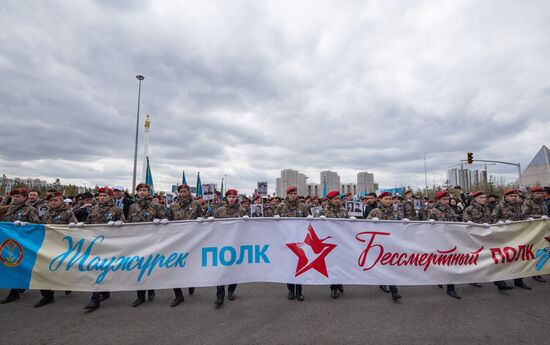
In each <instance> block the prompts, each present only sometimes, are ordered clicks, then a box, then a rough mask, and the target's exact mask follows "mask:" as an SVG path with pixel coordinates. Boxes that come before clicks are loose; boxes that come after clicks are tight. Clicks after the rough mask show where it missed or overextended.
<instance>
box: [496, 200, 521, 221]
mask: <svg viewBox="0 0 550 345" xmlns="http://www.w3.org/2000/svg"><path fill="white" fill-rule="evenodd" d="M522 219H523V217H522V215H521V206H520V205H519V204H515V205H512V204H510V203H509V202H507V201H506V200H502V201H501V202H499V203H498V205H496V206H495V208H493V212H492V213H491V220H492V221H493V223H496V222H498V221H499V220H513V221H518V220H522Z"/></svg>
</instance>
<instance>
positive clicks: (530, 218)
mask: <svg viewBox="0 0 550 345" xmlns="http://www.w3.org/2000/svg"><path fill="white" fill-rule="evenodd" d="M527 220H528V221H530V222H532V221H534V220H535V218H533V217H529V219H527Z"/></svg>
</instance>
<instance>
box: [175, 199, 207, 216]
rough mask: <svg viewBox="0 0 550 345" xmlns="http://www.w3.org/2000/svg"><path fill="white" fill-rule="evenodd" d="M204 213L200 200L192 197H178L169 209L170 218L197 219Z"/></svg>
mask: <svg viewBox="0 0 550 345" xmlns="http://www.w3.org/2000/svg"><path fill="white" fill-rule="evenodd" d="M201 214H202V208H201V206H200V205H199V203H198V202H196V201H194V200H193V199H191V198H190V197H189V198H187V199H181V198H180V199H178V201H177V202H173V203H172V204H171V205H170V210H169V211H168V219H169V220H190V219H197V217H200V216H201Z"/></svg>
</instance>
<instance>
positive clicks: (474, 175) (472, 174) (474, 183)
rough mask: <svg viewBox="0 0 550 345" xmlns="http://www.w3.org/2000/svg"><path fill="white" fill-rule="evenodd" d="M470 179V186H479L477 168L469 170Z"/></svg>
mask: <svg viewBox="0 0 550 345" xmlns="http://www.w3.org/2000/svg"><path fill="white" fill-rule="evenodd" d="M470 181H472V186H479V170H470Z"/></svg>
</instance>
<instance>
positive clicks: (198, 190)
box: [195, 172, 202, 196]
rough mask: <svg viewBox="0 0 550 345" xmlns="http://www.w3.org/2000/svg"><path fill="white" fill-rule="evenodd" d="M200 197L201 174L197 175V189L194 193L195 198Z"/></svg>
mask: <svg viewBox="0 0 550 345" xmlns="http://www.w3.org/2000/svg"><path fill="white" fill-rule="evenodd" d="M199 195H202V184H201V173H200V172H198V173H197V189H196V192H195V196H199Z"/></svg>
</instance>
